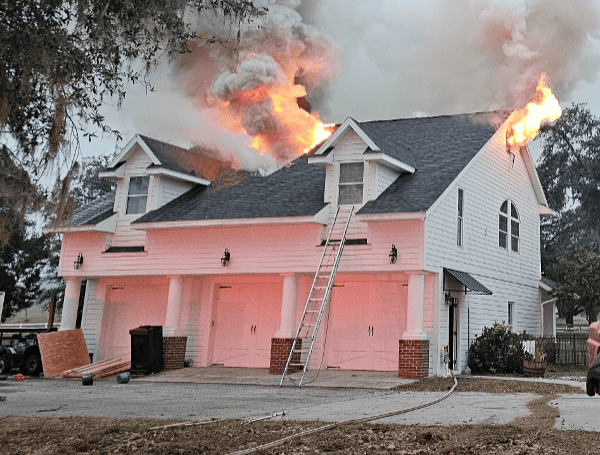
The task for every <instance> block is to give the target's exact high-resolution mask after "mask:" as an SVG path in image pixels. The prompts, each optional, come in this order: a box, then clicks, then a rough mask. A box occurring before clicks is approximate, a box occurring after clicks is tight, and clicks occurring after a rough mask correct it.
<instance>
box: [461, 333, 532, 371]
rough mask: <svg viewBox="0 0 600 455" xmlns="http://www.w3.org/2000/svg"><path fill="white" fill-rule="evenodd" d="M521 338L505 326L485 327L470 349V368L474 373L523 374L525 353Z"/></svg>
mask: <svg viewBox="0 0 600 455" xmlns="http://www.w3.org/2000/svg"><path fill="white" fill-rule="evenodd" d="M521 338H522V337H521V336H519V335H517V334H516V333H513V332H511V331H510V330H509V328H508V326H507V325H505V324H499V323H497V322H495V323H494V325H493V326H492V327H484V328H483V332H482V333H481V335H479V336H475V341H474V342H473V344H471V346H470V347H469V361H468V365H469V368H470V369H471V371H472V372H473V373H493V374H498V373H522V372H523V359H524V358H525V351H524V350H523V343H522V342H521Z"/></svg>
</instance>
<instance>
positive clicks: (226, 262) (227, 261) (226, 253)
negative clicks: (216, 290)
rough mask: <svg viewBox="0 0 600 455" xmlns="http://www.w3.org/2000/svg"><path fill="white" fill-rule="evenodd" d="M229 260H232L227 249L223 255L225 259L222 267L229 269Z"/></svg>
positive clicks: (222, 260) (222, 261) (222, 259)
mask: <svg viewBox="0 0 600 455" xmlns="http://www.w3.org/2000/svg"><path fill="white" fill-rule="evenodd" d="M229 259H231V254H229V250H228V249H227V248H225V252H224V253H223V257H222V258H221V265H222V266H223V267H227V266H228V265H229Z"/></svg>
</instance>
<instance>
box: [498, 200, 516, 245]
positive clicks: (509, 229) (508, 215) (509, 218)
mask: <svg viewBox="0 0 600 455" xmlns="http://www.w3.org/2000/svg"><path fill="white" fill-rule="evenodd" d="M504 202H508V205H507V209H506V213H504V212H502V211H501V208H502V204H504ZM502 204H500V209H498V216H497V222H498V248H501V249H503V250H505V251H507V252H509V253H515V254H519V253H521V218H520V217H519V210H518V209H517V206H516V204H515V203H514V202H513V201H512V200H511V199H505V200H504V201H502ZM513 208H514V210H515V212H517V218H514V217H513V216H512V209H513ZM500 216H503V217H505V218H506V220H507V221H506V231H501V230H500ZM513 221H516V222H517V223H518V226H519V235H518V236H517V237H516V238H517V249H516V250H513V248H512V239H513V237H514V236H513V234H512V223H513ZM500 233H504V234H505V235H506V246H505V247H504V246H501V245H500Z"/></svg>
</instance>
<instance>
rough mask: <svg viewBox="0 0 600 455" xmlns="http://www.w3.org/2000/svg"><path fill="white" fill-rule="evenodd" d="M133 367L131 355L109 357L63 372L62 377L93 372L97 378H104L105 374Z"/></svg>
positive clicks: (73, 376) (81, 375)
mask: <svg viewBox="0 0 600 455" xmlns="http://www.w3.org/2000/svg"><path fill="white" fill-rule="evenodd" d="M130 369H131V360H130V359H129V356H128V355H126V356H121V357H116V358H114V359H107V360H103V361H101V362H96V363H92V364H90V365H84V366H82V367H79V368H73V369H71V370H67V371H64V372H62V373H61V375H60V376H61V377H62V378H82V377H84V376H87V375H88V374H93V375H94V378H95V379H98V378H102V377H104V376H110V375H111V374H117V373H122V372H123V371H127V370H130Z"/></svg>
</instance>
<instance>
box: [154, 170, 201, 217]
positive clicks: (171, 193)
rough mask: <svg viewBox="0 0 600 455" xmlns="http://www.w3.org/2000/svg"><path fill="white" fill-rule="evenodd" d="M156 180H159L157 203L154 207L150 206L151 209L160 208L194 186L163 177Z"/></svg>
mask: <svg viewBox="0 0 600 455" xmlns="http://www.w3.org/2000/svg"><path fill="white" fill-rule="evenodd" d="M157 180H159V183H158V185H157V188H158V191H157V195H158V197H157V198H158V202H157V205H156V206H152V208H153V209H155V208H159V207H162V206H163V205H165V204H166V203H167V202H170V201H172V200H173V199H175V198H178V197H179V196H181V195H182V194H183V193H185V192H186V191H188V190H189V189H191V188H192V187H193V186H194V184H193V183H189V182H182V181H180V180H177V179H173V178H170V177H166V176H164V175H163V176H160V179H158V178H157Z"/></svg>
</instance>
